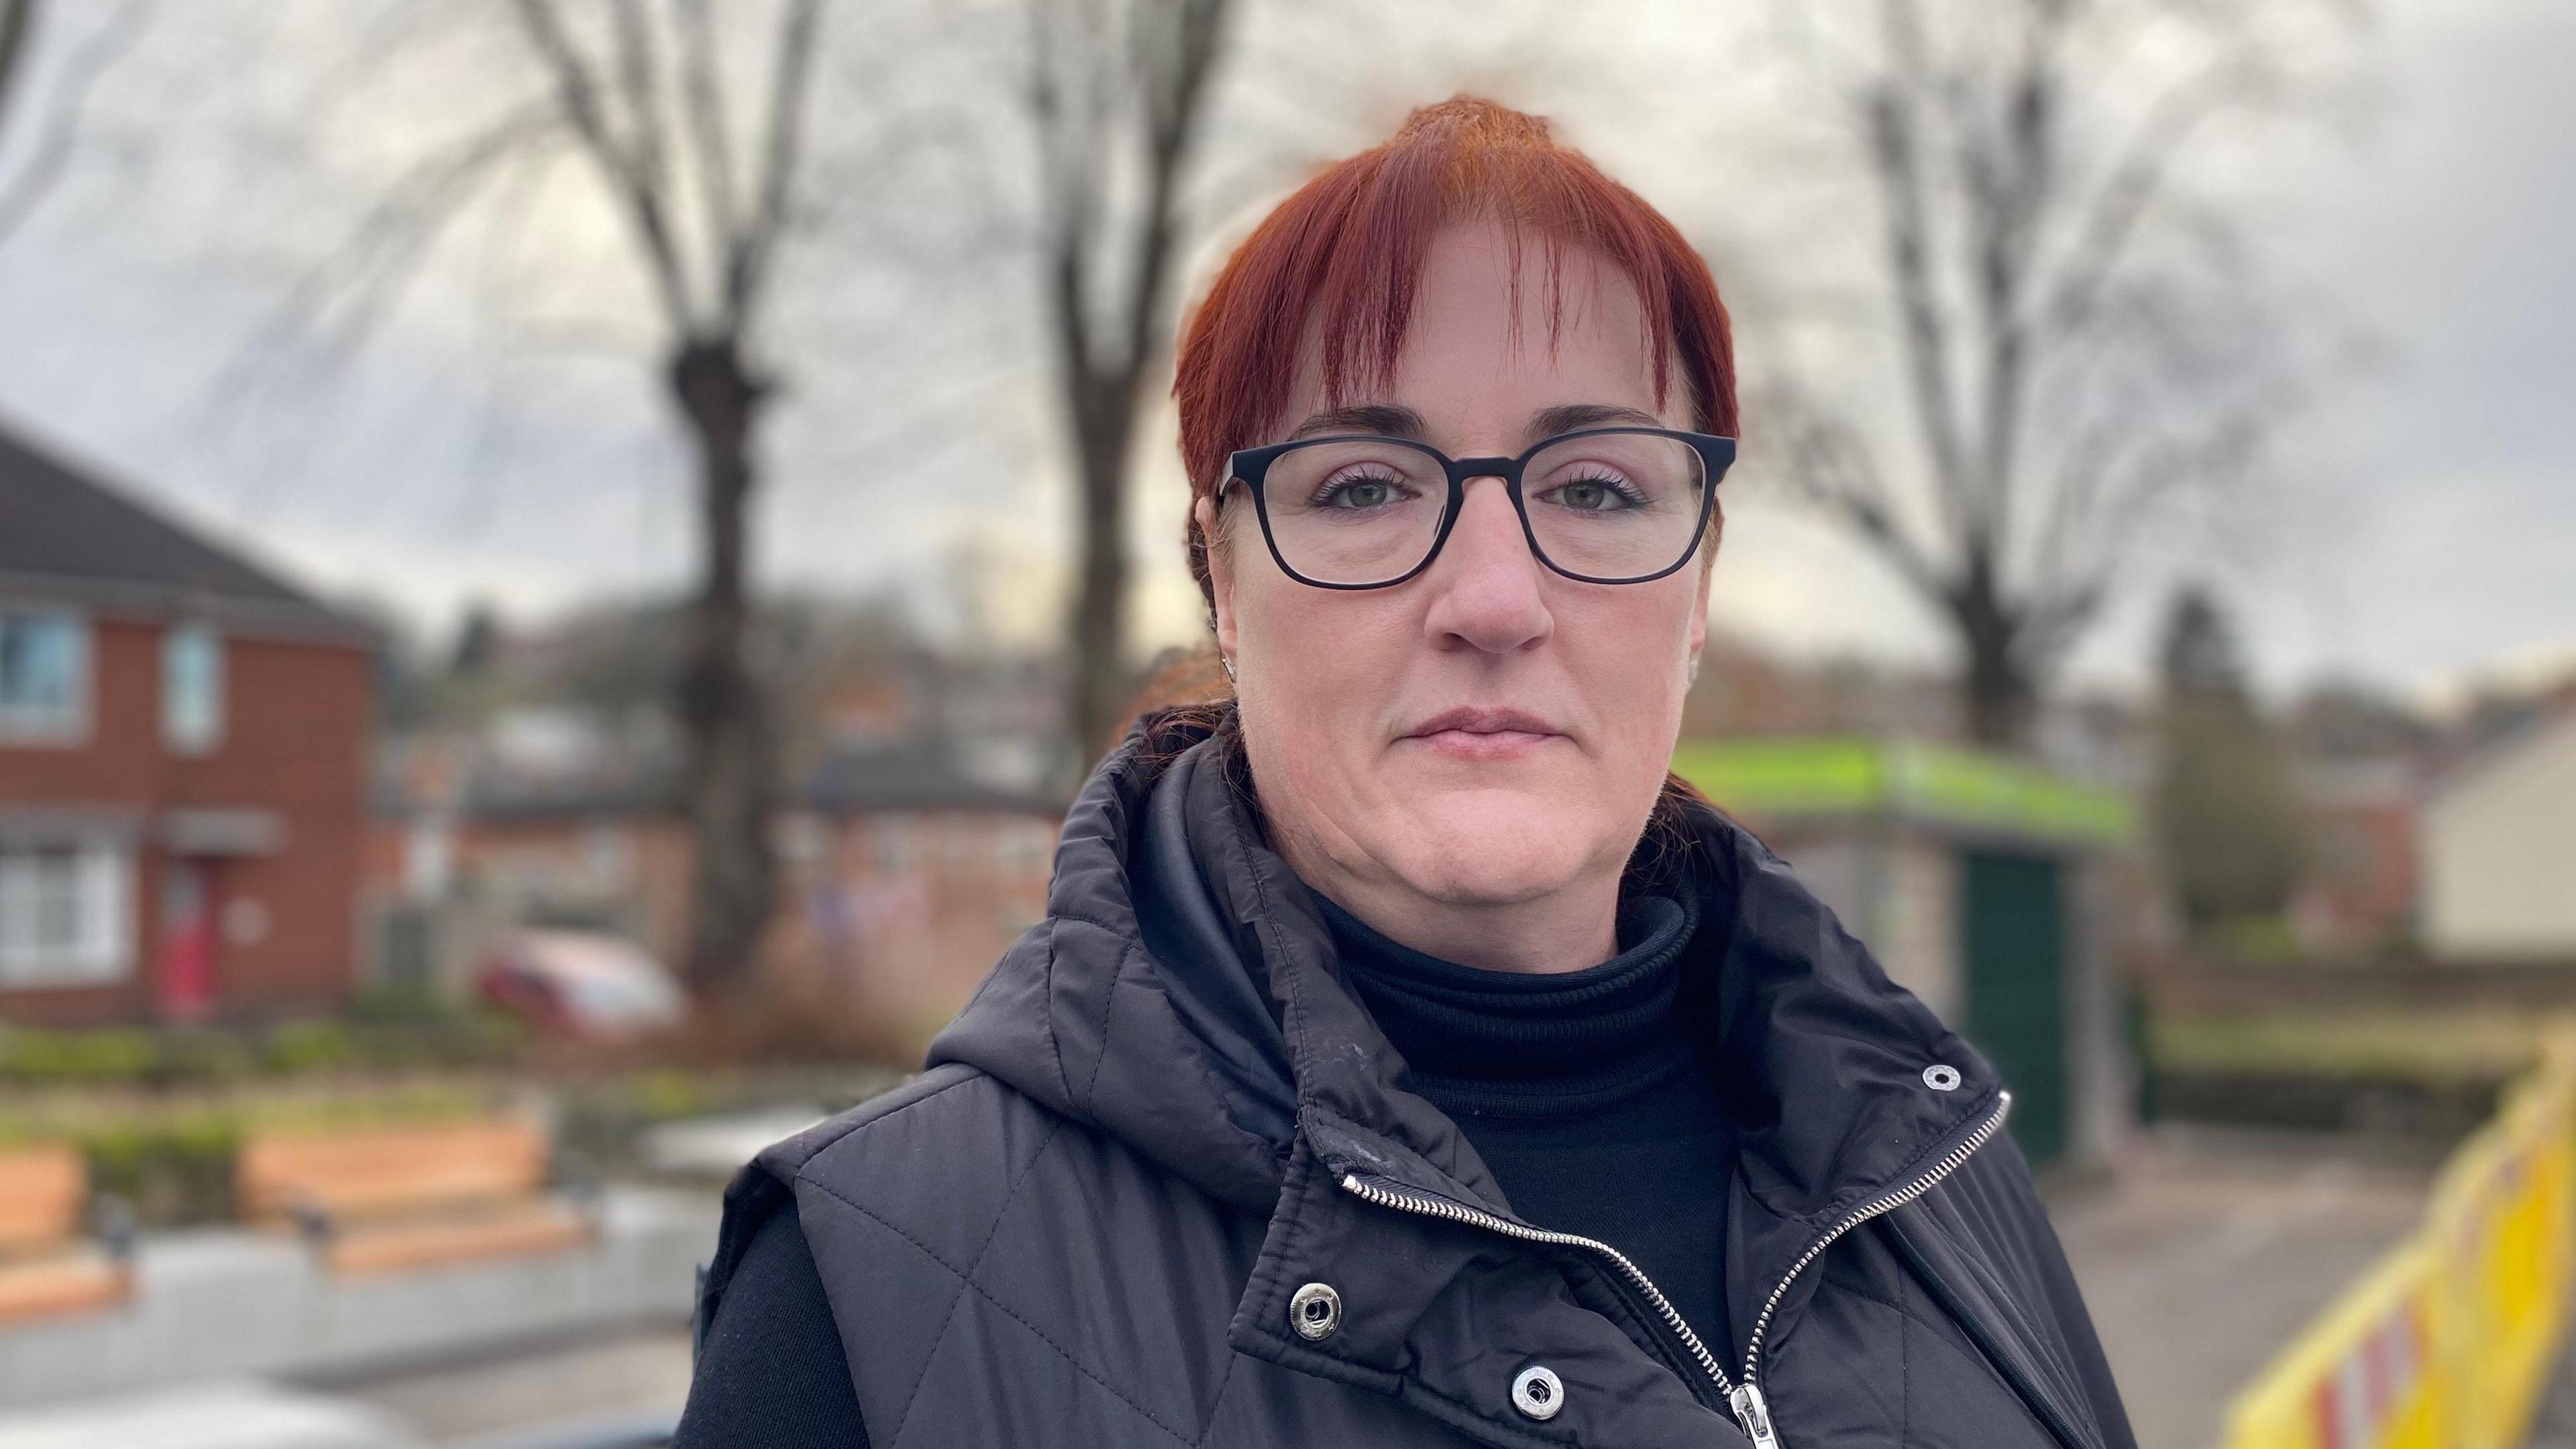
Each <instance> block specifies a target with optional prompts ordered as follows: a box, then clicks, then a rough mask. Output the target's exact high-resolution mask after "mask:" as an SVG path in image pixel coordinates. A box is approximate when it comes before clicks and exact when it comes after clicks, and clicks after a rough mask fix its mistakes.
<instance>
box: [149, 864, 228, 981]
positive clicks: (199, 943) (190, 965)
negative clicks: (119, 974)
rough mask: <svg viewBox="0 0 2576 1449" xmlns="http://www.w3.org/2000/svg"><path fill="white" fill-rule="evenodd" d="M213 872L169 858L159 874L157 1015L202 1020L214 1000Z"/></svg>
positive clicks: (203, 866)
mask: <svg viewBox="0 0 2576 1449" xmlns="http://www.w3.org/2000/svg"><path fill="white" fill-rule="evenodd" d="M213 876H214V871H213V869H212V868H211V867H210V866H209V865H208V864H207V863H206V862H205V861H202V860H192V859H188V858H186V857H179V858H175V859H173V860H171V861H170V862H169V864H168V866H167V867H166V868H165V870H164V871H163V873H162V877H161V974H160V983H161V1000H160V1007H161V1015H162V1017H163V1019H165V1020H169V1021H198V1020H202V1019H203V1018H204V1017H205V1015H206V1013H207V1011H208V1010H209V1009H211V1008H212V1007H213V1006H214V1004H215V911H214V880H213Z"/></svg>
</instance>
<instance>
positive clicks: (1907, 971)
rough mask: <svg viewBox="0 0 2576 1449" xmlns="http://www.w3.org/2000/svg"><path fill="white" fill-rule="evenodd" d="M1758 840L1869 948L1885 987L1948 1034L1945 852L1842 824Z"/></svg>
mask: <svg viewBox="0 0 2576 1449" xmlns="http://www.w3.org/2000/svg"><path fill="white" fill-rule="evenodd" d="M1763 838H1764V839H1765V840H1766V841H1768V842H1769V843H1770V845H1771V846H1772V848H1773V849H1775V850H1777V851H1779V852H1780V855H1781V857H1782V858H1783V859H1785V860H1787V861H1788V862H1789V865H1790V868H1791V869H1792V870H1794V871H1795V872H1796V873H1797V876H1798V879H1799V880H1800V881H1801V882H1803V883H1805V885H1806V887H1807V889H1809V890H1811V891H1813V892H1815V893H1816V898H1817V899H1818V900H1821V901H1823V902H1824V903H1825V904H1826V906H1828V907H1830V908H1831V909H1832V911H1833V913H1834V916H1835V918H1836V919H1838V920H1840V921H1841V922H1842V923H1843V929H1844V930H1847V931H1849V932H1851V933H1852V934H1853V935H1854V936H1856V937H1858V938H1859V939H1860V940H1861V941H1862V942H1863V943H1864V944H1865V945H1867V946H1868V947H1869V949H1870V954H1871V955H1872V956H1874V957H1876V958H1877V959H1878V963H1879V965H1880V966H1881V967H1882V968H1884V969H1885V970H1886V972H1887V975H1888V979H1889V980H1891V981H1894V982H1895V983H1896V984H1898V985H1899V986H1902V987H1904V988H1905V989H1906V990H1908V991H1911V992H1913V993H1914V994H1915V995H1916V996H1917V997H1919V998H1921V999H1922V1001H1923V1004H1924V1005H1926V1006H1929V1007H1931V1008H1932V1010H1933V1012H1934V1013H1935V1014H1937V1015H1938V1016H1939V1017H1940V1018H1941V1019H1942V1020H1943V1021H1945V1022H1948V1023H1950V1024H1951V1025H1952V1026H1954V1027H1955V1026H1958V1025H1960V1024H1961V1023H1962V1022H1963V1021H1964V1020H1965V1012H1966V1010H1967V997H1966V994H1965V993H1966V988H1965V984H1964V981H1963V980H1962V978H1961V976H1960V971H1959V920H1958V897H1959V869H1958V861H1957V858H1956V856H1955V855H1953V854H1952V853H1951V851H1950V850H1949V849H1947V848H1946V847H1945V846H1943V845H1942V844H1941V843H1940V842H1938V841H1936V840H1933V839H1931V838H1930V837H1927V836H1925V835H1923V834H1922V833H1920V832H1915V831H1905V830H1876V829H1871V828H1865V827H1856V826H1852V825H1849V824H1843V823H1835V824H1826V825H1814V824H1810V825H1807V826H1804V827H1800V826H1797V825H1787V826H1778V827H1773V828H1770V829H1766V830H1765V831H1764V832H1763Z"/></svg>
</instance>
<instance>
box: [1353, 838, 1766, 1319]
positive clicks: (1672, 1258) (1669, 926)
mask: <svg viewBox="0 0 2576 1449" xmlns="http://www.w3.org/2000/svg"><path fill="white" fill-rule="evenodd" d="M1315 900H1316V904H1317V906H1318V907H1319V908H1320V909H1321V910H1322V912H1323V916H1324V922H1325V924H1326V925H1327V926H1329V927H1330V928H1331V929H1332V933H1333V940H1334V944H1335V945H1336V947H1337V948H1338V949H1339V951H1340V954H1341V959H1342V966H1343V969H1344V971H1345V972H1346V973H1347V975H1348V977H1349V979H1350V983H1351V986H1352V988H1353V989H1354V990H1356V991H1357V992H1358V993H1359V996H1360V999H1361V1000H1363V1001H1365V1002H1366V1003H1367V1004H1368V1007H1369V1011H1370V1013H1371V1014H1372V1015H1374V1016H1375V1017H1376V1018H1377V1023H1378V1026H1379V1028H1380V1029H1381V1030H1383V1031H1384V1032H1385V1033H1386V1035H1387V1039H1388V1040H1389V1041H1391V1042H1393V1043H1394V1044H1395V1049H1396V1050H1397V1051H1398V1052H1400V1053H1402V1054H1403V1057H1404V1061H1405V1066H1406V1068H1407V1069H1408V1075H1407V1076H1406V1077H1405V1079H1404V1085H1405V1086H1406V1087H1408V1088H1410V1089H1411V1090H1413V1091H1415V1092H1418V1093H1420V1094H1421V1095H1422V1096H1424V1097H1426V1098H1428V1099H1429V1100H1430V1101H1431V1103H1432V1105H1434V1106H1436V1107H1438V1108H1440V1109H1441V1110H1442V1111H1444V1112H1446V1113H1448V1114H1449V1115H1450V1117H1451V1118H1453V1119H1455V1120H1456V1122H1457V1123H1458V1126H1459V1128H1460V1129H1461V1130H1463V1131H1464V1132H1465V1133H1466V1134H1467V1140H1468V1142H1470V1143H1472V1144H1473V1145H1474V1146H1475V1149H1476V1153H1477V1155H1478V1156H1480V1157H1482V1158H1483V1159H1484V1160H1485V1165H1486V1166H1487V1167H1489V1168H1491V1169H1493V1173H1494V1177H1495V1179H1496V1180H1497V1181H1498V1182H1500V1183H1501V1184H1502V1188H1503V1193H1504V1195H1505V1196H1506V1197H1508V1198H1509V1199H1510V1206H1511V1209H1512V1211H1513V1212H1514V1213H1515V1214H1517V1215H1518V1216H1519V1217H1521V1218H1522V1219H1524V1220H1525V1221H1527V1222H1529V1223H1531V1224H1532V1225H1534V1226H1537V1227H1541V1228H1545V1229H1548V1230H1549V1231H1551V1232H1560V1233H1574V1234H1577V1235H1580V1236H1582V1237H1587V1238H1595V1239H1598V1240H1600V1241H1602V1242H1605V1243H1608V1244H1609V1245H1610V1246H1612V1247H1614V1248H1617V1249H1618V1250H1619V1251H1620V1252H1622V1253H1624V1254H1626V1255H1627V1256H1628V1258H1629V1260H1630V1261H1631V1262H1633V1263H1635V1264H1636V1265H1637V1266H1638V1268H1640V1269H1641V1270H1643V1271H1644V1273H1645V1274H1646V1276H1647V1277H1649V1278H1651V1279H1653V1280H1654V1282H1655V1286H1656V1287H1657V1288H1660V1289H1662V1290H1663V1293H1664V1296H1665V1297H1666V1298H1669V1299H1671V1300H1672V1304H1673V1307H1674V1308H1675V1309H1677V1310H1678V1311H1679V1312H1680V1313H1681V1315H1682V1317H1683V1318H1684V1319H1685V1320H1687V1321H1688V1322H1689V1323H1690V1325H1691V1327H1692V1329H1693V1330H1694V1331H1696V1332H1697V1333H1698V1334H1699V1336H1700V1338H1701V1340H1702V1341H1703V1342H1705V1343H1706V1344H1707V1345H1708V1346H1709V1349H1710V1351H1711V1352H1713V1353H1716V1354H1718V1356H1719V1357H1720V1359H1721V1360H1724V1359H1725V1358H1727V1357H1728V1353H1727V1350H1726V1348H1725V1345H1727V1344H1728V1343H1731V1342H1732V1341H1733V1340H1732V1338H1731V1336H1730V1335H1729V1334H1728V1331H1727V1322H1726V1296H1725V1252H1724V1247H1725V1242H1726V1192H1727V1182H1728V1179H1729V1178H1730V1177H1731V1176H1732V1175H1733V1174H1734V1171H1735V1135H1734V1132H1733V1130H1732V1128H1731V1127H1730V1126H1729V1123H1728V1119H1727V1114H1726V1111H1725V1104H1724V1103H1723V1101H1722V1100H1721V1099H1720V1097H1719V1095H1718V1087H1717V1081H1716V1078H1715V1076H1714V1074H1713V1073H1712V1072H1710V1070H1709V1069H1708V1065H1707V1063H1706V1061H1705V1060H1704V1059H1703V1058H1702V1056H1701V1054H1700V1053H1699V1051H1698V1050H1697V1048H1696V1047H1695V1046H1694V1045H1693V1042H1692V1039H1691V1036H1690V1034H1689V1033H1688V1032H1687V1031H1686V1030H1685V1029H1684V1027H1683V1025H1682V1022H1683V1012H1682V1001H1681V997H1682V985H1683V974H1682V969H1681V964H1682V963H1681V957H1682V951H1683V948H1684V947H1685V946H1686V945H1687V944H1688V943H1689V941H1690V938H1691V936H1692V935H1693V933H1694V932H1695V931H1696V930H1697V928H1698V925H1699V910H1698V903H1697V901H1696V899H1695V898H1694V897H1693V896H1692V895H1691V894H1690V893H1689V891H1688V889H1687V887H1685V888H1684V889H1683V890H1682V892H1681V893H1680V894H1679V896H1678V897H1677V898H1676V897H1669V896H1661V895H1632V896H1630V897H1629V898H1628V899H1627V900H1626V901H1625V902H1624V903H1623V904H1622V907H1621V910H1620V913H1619V928H1618V934H1619V948H1620V949H1619V954H1618V955H1616V956H1614V957H1612V958H1611V959H1610V960H1608V961H1605V962H1603V963H1602V964H1600V965H1598V966H1594V967H1590V968H1588V969H1585V970H1581V971H1572V972H1563V973H1558V974H1555V975H1525V974H1522V973H1519V972H1510V971H1487V970H1480V969H1478V968H1476V967H1472V966H1461V965H1458V964H1456V963H1455V962H1451V961H1444V960H1441V959H1440V958H1438V957H1436V956H1430V955H1426V954H1424V953H1423V952H1420V951H1416V950H1414V949H1413V948H1412V947H1410V946H1406V945H1403V944H1401V943H1399V942H1396V941H1393V940H1390V939H1388V938H1387V937H1386V936H1385V935H1384V934H1382V933H1381V932H1379V931H1376V930H1374V929H1372V928H1371V927H1370V926H1369V925H1368V924H1367V923H1366V922H1364V921H1361V920H1360V919H1359V918H1358V917H1356V916H1353V915H1352V914H1351V913H1350V912H1348V911H1346V910H1343V909H1342V908H1341V907H1340V906H1338V905H1336V904H1334V903H1333V902H1332V901H1330V900H1328V899H1326V898H1325V897H1324V896H1323V895H1321V894H1320V893H1318V894H1317V895H1316V897H1315Z"/></svg>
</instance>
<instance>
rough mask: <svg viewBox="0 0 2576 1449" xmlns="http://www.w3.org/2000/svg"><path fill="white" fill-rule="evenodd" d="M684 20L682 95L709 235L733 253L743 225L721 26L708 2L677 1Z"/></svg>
mask: <svg viewBox="0 0 2576 1449" xmlns="http://www.w3.org/2000/svg"><path fill="white" fill-rule="evenodd" d="M676 9H677V13H678V15H679V19H680V91H681V94H682V95H683V96H684V97H685V98H686V100H687V103H688V107H689V138H690V140H691V141H692V142H694V143H695V145H696V150H697V157H698V179H699V181H700V183H701V184H702V185H704V186H705V188H706V196H707V235H709V236H711V237H716V238H718V239H719V244H720V245H723V246H725V247H727V248H728V250H730V248H731V245H732V240H731V239H732V237H733V235H734V229H735V228H736V227H739V226H741V225H742V224H743V221H742V216H741V213H740V212H739V210H738V209H737V207H738V201H737V198H736V197H735V195H734V175H733V164H734V163H733V120H732V115H731V113H730V112H729V111H728V110H727V108H726V105H725V96H724V79H723V75H722V72H721V71H720V69H719V67H718V65H717V62H716V35H715V26H714V24H713V23H712V22H711V21H710V20H709V19H708V17H707V0H677V6H676Z"/></svg>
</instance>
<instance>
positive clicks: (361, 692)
mask: <svg viewBox="0 0 2576 1449" xmlns="http://www.w3.org/2000/svg"><path fill="white" fill-rule="evenodd" d="M374 660H375V640H374V638H373V636H372V634H371V633H370V632H369V631H368V630H367V629H366V628H365V627H364V626H363V625H361V624H359V623H357V622H355V621H353V620H351V619H349V618H348V617H346V616H343V615H341V614H338V613H334V612H333V611H331V610H330V609H328V608H325V607H324V606H322V605H321V604H319V603H317V602H315V601H314V600H313V599H312V598H311V597H309V596H307V595H306V594H304V593H302V592H300V591H298V590H297V589H295V588H293V587H292V586H290V585H288V584H286V583H284V582H282V581H280V580H279V579H277V578H276V577H274V576H273V575H271V574H269V573H268V572H266V571H265V570H263V569H261V568H260V567H258V566H257V565H255V564H252V563H251V562H249V561H247V560H245V559H243V558H241V557H239V556H237V555H235V554H232V553H229V552H227V551H225V550H223V549H221V548H218V547H216V546H214V545H213V544H210V543H208V542H207V541H205V540H204V539H202V538H199V537H197V536H196V535H195V534H193V533H191V532H190V531H188V530H187V529H185V528H182V527H180V526H179V525H177V524H175V523H173V522H171V521H170V520H168V519H166V518H163V517H161V516H159V515H157V514H155V513H153V512H151V511H150V510H148V509H145V508H143V507H141V506H140V505H138V504H136V503H135V502H133V501H132V500H130V499H129V498H127V497H125V496H124V495H123V494H121V493H119V492H117V491H115V490H113V489H111V488H109V487H106V486H104V485H102V484H100V483H98V482H96V481H94V480H93V479H91V478H90V477H88V476H85V475H84V474H83V473H81V472H80V471H78V470H77V469H75V468H74V467H73V466H72V465H70V464H68V463H66V462H64V461H62V460H61V459H59V458H55V457H51V456H48V455H47V454H45V453H43V452H40V451H38V450H37V449H35V448H33V447H31V446H29V445H28V444H27V443H26V442H25V441H23V440H21V439H19V438H16V437H13V436H10V435H9V434H7V433H6V432H0V1021H7V1022H26V1023H64V1024H68V1023H86V1022H108V1021H172V1020H177V1021H185V1020H194V1019H199V1018H205V1017H210V1016H219V1017H258V1016H271V1015H281V1014H288V1013H295V1012H305V1011H313V1010H327V1009H330V1008H333V1007H336V1006H339V1005H341V1004H343V1003H345V1001H346V1000H347V999H348V996H349V993H350V990H351V988H352V985H353V983H354V981H355V979H356V976H355V963H356V961H357V959H358V950H357V930H358V925H357V916H356V892H357V883H358V869H359V857H360V853H361V850H362V848H363V842H364V832H365V823H366V822H365V772H366V749H367V739H368V734H369V731H370V729H371V727H372V723H373V709H374V681H375V665H374Z"/></svg>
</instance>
